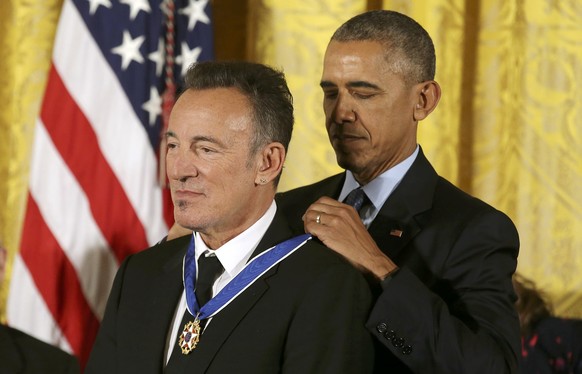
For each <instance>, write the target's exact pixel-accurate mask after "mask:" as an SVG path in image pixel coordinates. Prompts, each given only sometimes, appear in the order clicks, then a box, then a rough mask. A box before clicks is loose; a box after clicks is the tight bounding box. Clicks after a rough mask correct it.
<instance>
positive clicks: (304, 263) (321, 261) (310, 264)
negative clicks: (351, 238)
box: [286, 239, 360, 275]
mask: <svg viewBox="0 0 582 374" xmlns="http://www.w3.org/2000/svg"><path fill="white" fill-rule="evenodd" d="M289 260H291V261H289V265H292V266H295V265H296V266H298V267H300V268H301V269H302V270H303V271H304V272H311V271H313V272H315V273H321V271H322V269H325V270H328V271H332V272H338V273H341V274H350V273H351V274H358V275H359V274H360V273H359V272H358V271H357V270H356V268H355V267H353V266H352V265H351V264H350V263H349V262H348V261H347V260H346V259H345V258H344V257H342V256H341V255H339V254H338V253H336V252H334V251H332V250H331V249H329V248H327V247H326V246H324V245H323V244H321V242H319V241H317V240H316V239H311V240H308V241H307V242H306V243H305V244H304V245H303V247H302V248H300V250H298V251H297V252H296V256H291V257H290V258H289ZM286 261H287V260H286Z"/></svg>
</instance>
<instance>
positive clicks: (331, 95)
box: [323, 92, 337, 99]
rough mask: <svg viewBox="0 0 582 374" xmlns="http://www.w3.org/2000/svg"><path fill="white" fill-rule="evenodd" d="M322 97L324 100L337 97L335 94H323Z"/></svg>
mask: <svg viewBox="0 0 582 374" xmlns="http://www.w3.org/2000/svg"><path fill="white" fill-rule="evenodd" d="M323 96H324V97H325V98H326V99H335V98H336V97H337V92H324V93H323Z"/></svg>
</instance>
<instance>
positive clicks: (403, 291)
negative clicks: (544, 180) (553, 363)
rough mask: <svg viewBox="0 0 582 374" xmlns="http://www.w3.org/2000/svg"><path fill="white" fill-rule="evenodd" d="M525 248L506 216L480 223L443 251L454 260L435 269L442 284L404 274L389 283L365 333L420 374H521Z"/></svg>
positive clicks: (492, 214) (485, 217)
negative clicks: (519, 273) (519, 276)
mask: <svg viewBox="0 0 582 374" xmlns="http://www.w3.org/2000/svg"><path fill="white" fill-rule="evenodd" d="M518 248H519V239H518V235H517V231H516V230H515V227H514V225H513V223H512V222H511V220H509V218H508V217H507V216H505V215H504V214H502V213H500V212H498V211H488V212H485V213H483V214H481V215H478V216H476V217H473V219H472V220H470V222H467V223H466V225H465V226H464V229H463V230H462V231H461V232H460V234H459V236H458V239H457V240H456V241H455V242H454V245H453V248H450V249H447V248H442V250H443V251H449V253H448V254H447V255H446V260H445V261H444V263H443V265H442V268H440V269H432V271H433V272H435V273H436V274H433V276H434V278H435V279H438V282H435V284H429V285H427V284H425V283H423V282H422V281H421V280H420V279H419V278H418V277H417V275H415V274H414V272H413V271H411V270H410V269H409V268H407V267H406V265H404V266H402V268H401V269H400V270H399V271H398V272H397V273H396V274H394V275H393V276H392V277H391V279H386V280H385V281H384V282H383V283H382V292H381V294H380V296H379V298H378V299H377V301H376V303H375V305H374V307H373V309H372V312H371V314H370V317H369V319H368V321H367V323H366V327H367V328H368V329H369V331H370V332H371V333H372V334H373V335H375V336H376V338H377V340H378V341H379V342H380V343H381V344H382V345H383V347H384V349H385V350H387V351H390V353H389V352H386V351H384V352H385V354H387V355H390V354H392V355H394V356H396V358H397V359H398V360H400V361H401V362H403V363H404V364H405V365H406V366H407V367H408V368H409V369H410V370H411V371H412V372H413V373H423V374H425V373H515V372H516V371H517V357H518V352H519V344H520V341H519V339H520V338H519V319H518V317H517V313H516V311H515V309H514V302H515V294H514V291H513V286H512V282H511V277H512V274H513V272H514V271H515V268H516V265H517V254H518ZM439 250H440V249H439ZM425 260H426V261H430V259H425ZM437 283H438V284H437ZM442 290H446V291H443V292H441V291H442Z"/></svg>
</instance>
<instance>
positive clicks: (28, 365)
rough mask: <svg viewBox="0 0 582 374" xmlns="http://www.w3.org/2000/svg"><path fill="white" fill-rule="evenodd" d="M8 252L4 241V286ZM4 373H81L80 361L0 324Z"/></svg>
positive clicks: (0, 252)
mask: <svg viewBox="0 0 582 374" xmlns="http://www.w3.org/2000/svg"><path fill="white" fill-rule="evenodd" d="M7 257H8V256H7V250H6V248H4V246H3V245H2V242H0V284H2V282H3V281H4V272H5V270H6V262H7ZM0 373H1V374H17V373H18V374H41V373H50V374H61V373H63V374H65V373H66V374H74V373H80V369H79V363H78V361H77V359H76V358H75V357H73V356H71V355H70V354H68V353H66V352H64V351H62V350H60V349H59V348H57V347H54V346H52V345H50V344H47V343H45V342H43V341H40V340H38V339H36V338H33V337H32V336H30V335H27V334H25V333H24V332H22V331H20V330H16V329H13V328H12V327H9V326H6V325H4V324H0Z"/></svg>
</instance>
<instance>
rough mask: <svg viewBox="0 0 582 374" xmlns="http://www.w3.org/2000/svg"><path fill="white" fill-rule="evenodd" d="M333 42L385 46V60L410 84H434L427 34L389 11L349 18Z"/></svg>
mask: <svg viewBox="0 0 582 374" xmlns="http://www.w3.org/2000/svg"><path fill="white" fill-rule="evenodd" d="M331 40H332V41H338V42H348V41H375V42H379V43H381V44H382V45H383V46H384V51H385V55H386V60H387V62H388V63H389V64H392V65H393V68H394V69H395V71H396V72H397V73H402V74H403V76H404V79H405V80H406V81H408V82H410V83H420V82H424V81H429V80H433V79H434V76H435V70H436V56H435V50H434V44H433V42H432V39H431V38H430V35H429V34H428V32H427V31H426V30H425V29H424V28H423V27H422V26H421V25H419V24H418V22H416V21H415V20H413V19H412V18H410V17H408V16H406V15H404V14H402V13H398V12H395V11H392V10H372V11H369V12H365V13H362V14H359V15H357V16H355V17H352V18H351V19H349V20H348V21H346V22H345V23H344V24H343V25H341V26H340V27H339V28H338V29H337V30H336V32H335V33H334V34H333V36H332V37H331Z"/></svg>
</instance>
